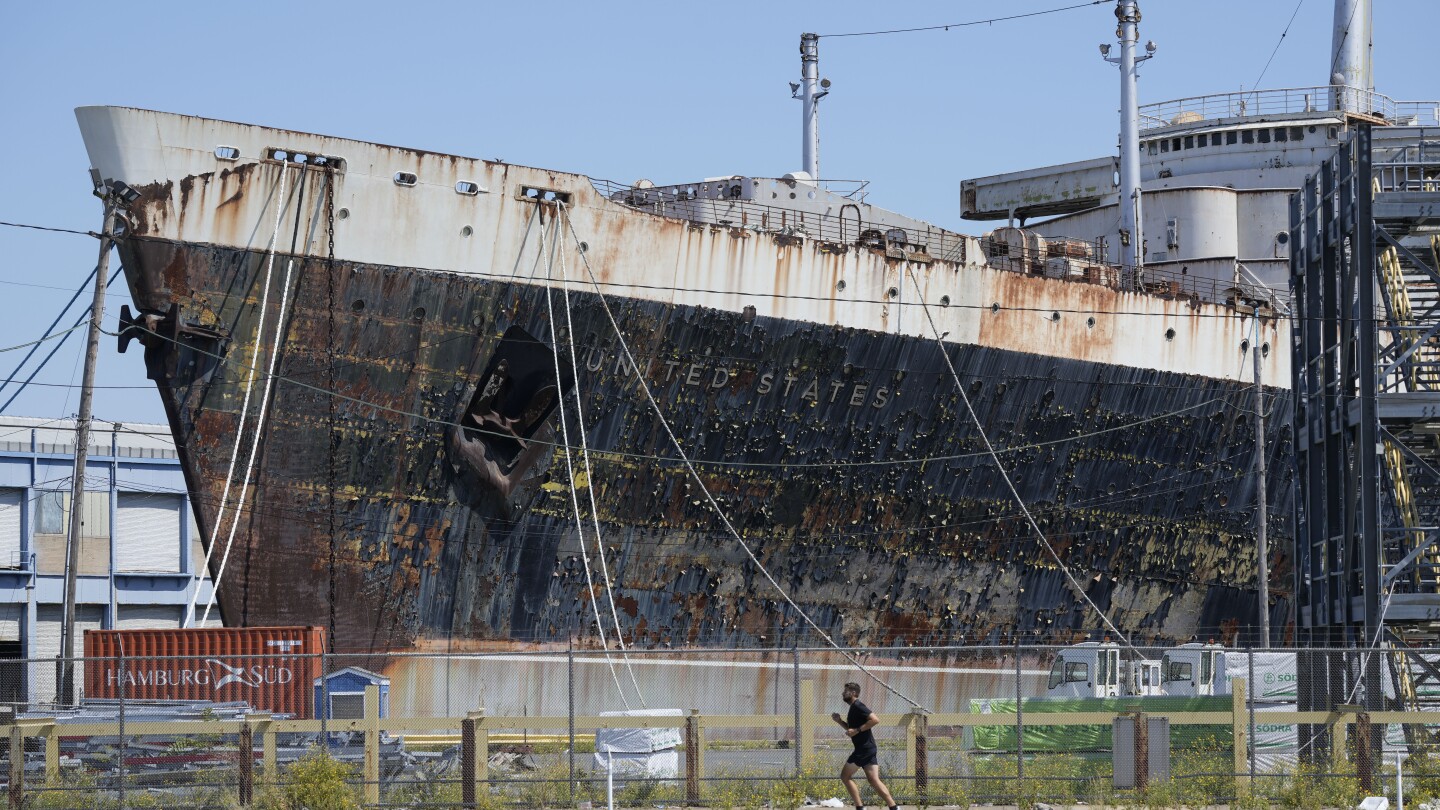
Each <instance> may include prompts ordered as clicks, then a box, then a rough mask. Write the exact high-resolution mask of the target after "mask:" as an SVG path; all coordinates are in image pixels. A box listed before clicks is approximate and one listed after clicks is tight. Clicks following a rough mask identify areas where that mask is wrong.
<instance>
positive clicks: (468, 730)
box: [460, 714, 479, 808]
mask: <svg viewBox="0 0 1440 810" xmlns="http://www.w3.org/2000/svg"><path fill="white" fill-rule="evenodd" d="M475 726H476V721H475V716H474V715H473V714H472V715H470V716H469V717H466V718H464V719H463V720H461V721H460V803H461V805H462V806H464V807H466V808H474V807H475V803H476V802H477V801H478V796H477V795H476V794H477V793H479V788H478V785H476V779H475Z"/></svg>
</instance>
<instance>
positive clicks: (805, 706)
mask: <svg viewBox="0 0 1440 810" xmlns="http://www.w3.org/2000/svg"><path fill="white" fill-rule="evenodd" d="M799 738H800V739H799V745H800V761H801V762H802V763H804V764H805V765H810V764H812V763H814V762H815V682H814V681H812V680H809V679H806V680H803V681H801V682H800V734H799Z"/></svg>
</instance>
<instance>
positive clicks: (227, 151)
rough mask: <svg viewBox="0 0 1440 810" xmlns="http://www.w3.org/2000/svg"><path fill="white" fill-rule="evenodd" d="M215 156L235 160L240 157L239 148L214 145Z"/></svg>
mask: <svg viewBox="0 0 1440 810" xmlns="http://www.w3.org/2000/svg"><path fill="white" fill-rule="evenodd" d="M215 157H216V158H218V159H220V160H235V159H236V158H238V157H240V150H239V149H236V148H235V147H233V146H217V147H215Z"/></svg>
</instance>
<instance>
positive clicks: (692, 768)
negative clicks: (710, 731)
mask: <svg viewBox="0 0 1440 810" xmlns="http://www.w3.org/2000/svg"><path fill="white" fill-rule="evenodd" d="M699 726H700V710H699V709H691V710H690V716H689V717H687V718H685V803H686V804H688V805H690V806H692V807H693V806H695V805H698V804H699V803H700V734H699Z"/></svg>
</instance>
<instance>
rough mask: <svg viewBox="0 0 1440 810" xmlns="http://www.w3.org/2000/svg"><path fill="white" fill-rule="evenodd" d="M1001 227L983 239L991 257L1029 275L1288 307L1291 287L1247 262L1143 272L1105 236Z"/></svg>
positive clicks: (990, 262)
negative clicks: (1113, 253)
mask: <svg viewBox="0 0 1440 810" xmlns="http://www.w3.org/2000/svg"><path fill="white" fill-rule="evenodd" d="M1000 233H1001V232H1000V231H996V232H992V233H991V234H987V235H986V236H984V237H982V238H981V239H980V248H981V251H982V252H983V253H984V255H985V258H986V263H987V264H988V265H989V266H990V267H992V268H995V269H997V270H1004V271H1009V272H1015V273H1021V274H1024V275H1033V276H1046V277H1048V278H1053V279H1061V280H1065V281H1074V282H1080V283H1086V284H1098V285H1101V286H1105V287H1110V288H1111V289H1117V290H1129V291H1133V292H1142V293H1147V294H1150V295H1158V296H1162V297H1168V298H1192V299H1198V300H1201V301H1205V302H1208V303H1247V304H1249V303H1261V304H1265V305H1267V306H1269V307H1271V308H1273V309H1278V310H1280V311H1282V312H1284V311H1288V309H1289V305H1290V291H1289V290H1288V289H1281V288H1276V287H1270V286H1268V285H1266V284H1264V283H1262V282H1261V281H1260V280H1259V279H1258V278H1256V277H1255V276H1254V274H1253V273H1251V272H1250V271H1249V269H1248V268H1246V267H1245V266H1244V265H1237V267H1238V275H1237V276H1236V277H1233V278H1226V279H1221V278H1214V277H1210V276H1203V275H1194V274H1191V273H1190V272H1189V270H1188V268H1186V267H1185V266H1184V265H1183V264H1181V265H1180V266H1179V268H1178V269H1171V268H1172V266H1173V265H1168V264H1167V265H1150V266H1147V267H1145V268H1144V270H1143V272H1141V273H1140V275H1139V277H1138V278H1137V277H1136V274H1135V273H1134V272H1132V271H1122V269H1121V268H1120V267H1118V266H1117V265H1116V264H1115V263H1114V262H1113V261H1112V260H1111V258H1110V248H1109V246H1108V245H1107V243H1106V241H1105V240H1104V239H1098V240H1090V239H1079V238H1074V237H1063V236H1046V237H1041V238H1040V239H1038V240H1032V239H1029V238H1016V239H1014V240H1013V241H1007V240H1006V238H1005V237H1004V236H1002V235H1000Z"/></svg>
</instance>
